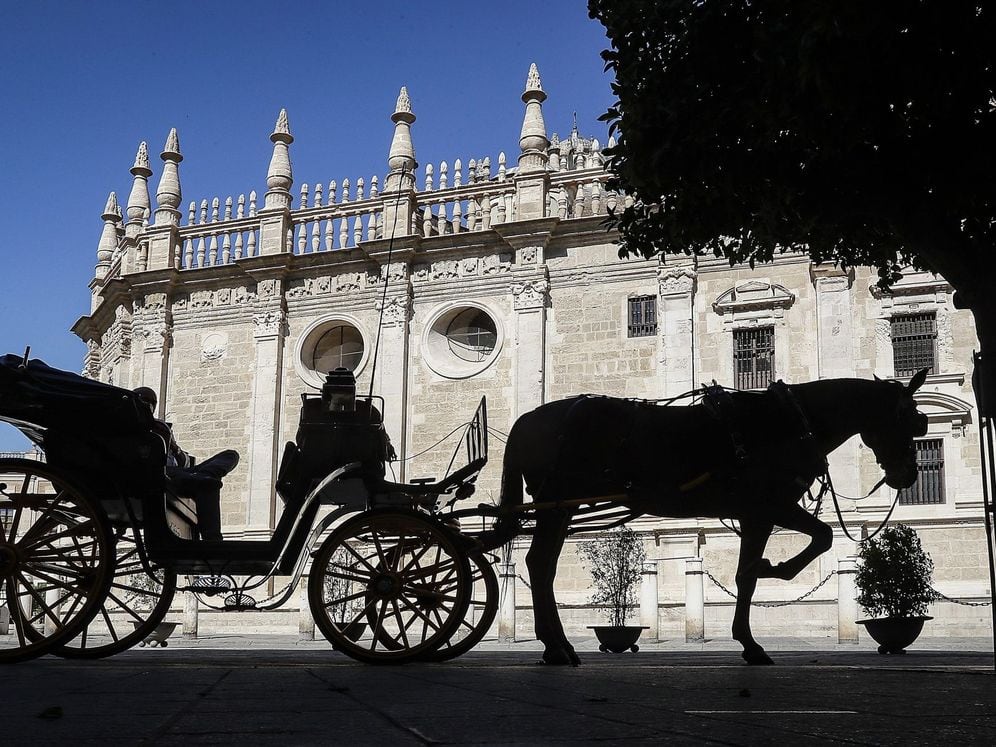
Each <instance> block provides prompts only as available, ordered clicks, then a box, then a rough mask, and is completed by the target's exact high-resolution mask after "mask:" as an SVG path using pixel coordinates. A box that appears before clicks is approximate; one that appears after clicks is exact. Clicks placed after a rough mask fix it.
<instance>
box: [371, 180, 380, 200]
mask: <svg viewBox="0 0 996 747" xmlns="http://www.w3.org/2000/svg"><path fill="white" fill-rule="evenodd" d="M379 184H380V181H379V180H378V178H377V175H376V174H374V175H373V176H371V177H370V199H371V200H375V199H377V197H378V195H379V194H380V190H379Z"/></svg>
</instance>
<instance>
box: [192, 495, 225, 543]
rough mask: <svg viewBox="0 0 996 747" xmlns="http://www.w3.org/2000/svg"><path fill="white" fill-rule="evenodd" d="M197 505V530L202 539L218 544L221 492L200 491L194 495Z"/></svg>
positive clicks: (219, 536) (220, 536)
mask: <svg viewBox="0 0 996 747" xmlns="http://www.w3.org/2000/svg"><path fill="white" fill-rule="evenodd" d="M194 502H195V503H196V504H197V529H198V531H199V532H200V535H201V539H203V540H210V541H212V542H217V541H218V540H223V539H224V537H223V536H222V534H221V491H220V490H217V489H212V488H203V489H198V490H197V492H196V493H194Z"/></svg>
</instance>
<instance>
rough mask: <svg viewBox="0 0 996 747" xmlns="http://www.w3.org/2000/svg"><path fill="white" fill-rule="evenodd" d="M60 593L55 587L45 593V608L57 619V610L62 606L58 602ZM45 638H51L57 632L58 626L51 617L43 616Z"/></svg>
mask: <svg viewBox="0 0 996 747" xmlns="http://www.w3.org/2000/svg"><path fill="white" fill-rule="evenodd" d="M59 594H60V591H59V589H58V588H57V587H53V588H51V589H49V590H48V591H46V592H45V606H46V607H48V608H49V609H50V610H52V612H53V613H54V614H55V615H56V617H58V615H59V608H60V607H61V606H62V605H61V603H60V602H59ZM43 629H44V631H45V635H46V636H53V635H55V634H56V632H57V631H58V629H59V628H58V624H57V623H56V621H55V620H54V619H52V616H51V615H47V614H46V615H45V623H44V626H43Z"/></svg>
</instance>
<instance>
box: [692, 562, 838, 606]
mask: <svg viewBox="0 0 996 747" xmlns="http://www.w3.org/2000/svg"><path fill="white" fill-rule="evenodd" d="M702 572H703V573H704V574H705V575H706V576H708V577H709V580H710V581H712V582H713V583H714V584H716V586H718V587H719V588H720V589H722V590H723V591H725V592H726V593H727V594H729V595H730V596H731V597H733V598H734V599H736V598H737V595H736V594H734V593H733V592H732V591H730V590H729V589H727V588H726V587H725V586H723V585H722V584H721V583H719V581H718V580H717V579H716V577H715V576H713V575H712V574H711V573H709V571H706V570H703V571H702ZM836 573H837V571H836V570H833V571H830V573H828V574H827V577H826V578H825V579H823V580H822V581H820V582H819V583H818V584H816V586H814V587H813V588H812V589H810V590H809V591H807V592H806V593H805V594H803V595H802V596H801V597H796V598H795V599H793V600H791V601H789V602H751V605H752V606H754V607H788V606H789V605H790V604H795V603H796V602H801V601H802V600H803V599H805V598H806V597H808V596H810V595H811V594H814V593H816V591H817V590H818V589H819V588H820V587H822V586H823V585H824V584H825V583H826V582H827V581H829V580H830V579H831V578H833V577H834V576H835V575H836Z"/></svg>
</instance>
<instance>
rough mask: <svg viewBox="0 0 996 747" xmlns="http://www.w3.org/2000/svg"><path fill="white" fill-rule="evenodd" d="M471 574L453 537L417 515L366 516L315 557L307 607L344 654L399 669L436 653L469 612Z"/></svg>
mask: <svg viewBox="0 0 996 747" xmlns="http://www.w3.org/2000/svg"><path fill="white" fill-rule="evenodd" d="M470 578H471V574H470V567H469V565H468V563H467V559H466V557H464V555H463V554H462V553H461V552H460V551H459V549H458V548H457V546H456V544H455V543H454V541H453V539H452V535H451V534H450V532H448V531H447V530H446V529H445V528H443V527H442V526H440V525H439V524H438V523H437V522H435V521H433V520H430V519H428V518H426V517H424V516H422V515H419V514H417V513H414V512H409V511H401V510H386V511H368V512H366V513H363V514H360V515H358V516H355V517H353V518H352V519H349V520H348V521H346V522H345V523H344V524H343V525H342V526H340V527H339V528H337V529H336V530H335V531H334V532H333V533H332V534H331V535H330V536H329V538H328V539H326V540H325V542H323V543H322V546H321V547H320V548H319V549H318V552H317V553H315V560H314V562H313V564H312V567H311V575H310V577H309V579H308V601H309V603H310V606H311V612H312V615H313V616H314V618H315V624H316V625H317V626H318V628H319V629H320V630H321V631H322V633H323V634H324V635H325V637H326V638H327V639H328V640H329V642H330V643H331V644H332V645H333V646H334V647H335V648H336V649H338V650H339V651H342V652H343V653H345V654H347V655H349V656H351V657H353V658H354V659H357V660H359V661H364V662H368V663H372V664H377V663H392V664H400V663H403V662H406V661H411V660H413V659H417V658H420V657H421V656H424V655H426V654H427V653H429V652H431V651H434V650H435V649H436V648H438V647H439V646H440V645H442V644H443V643H444V642H445V641H447V640H449V638H450V636H451V635H452V634H453V632H454V631H455V630H456V628H457V626H458V625H459V624H460V621H461V620H462V619H463V617H464V615H465V614H466V611H467V603H468V592H469V590H470V586H471V580H470Z"/></svg>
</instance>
